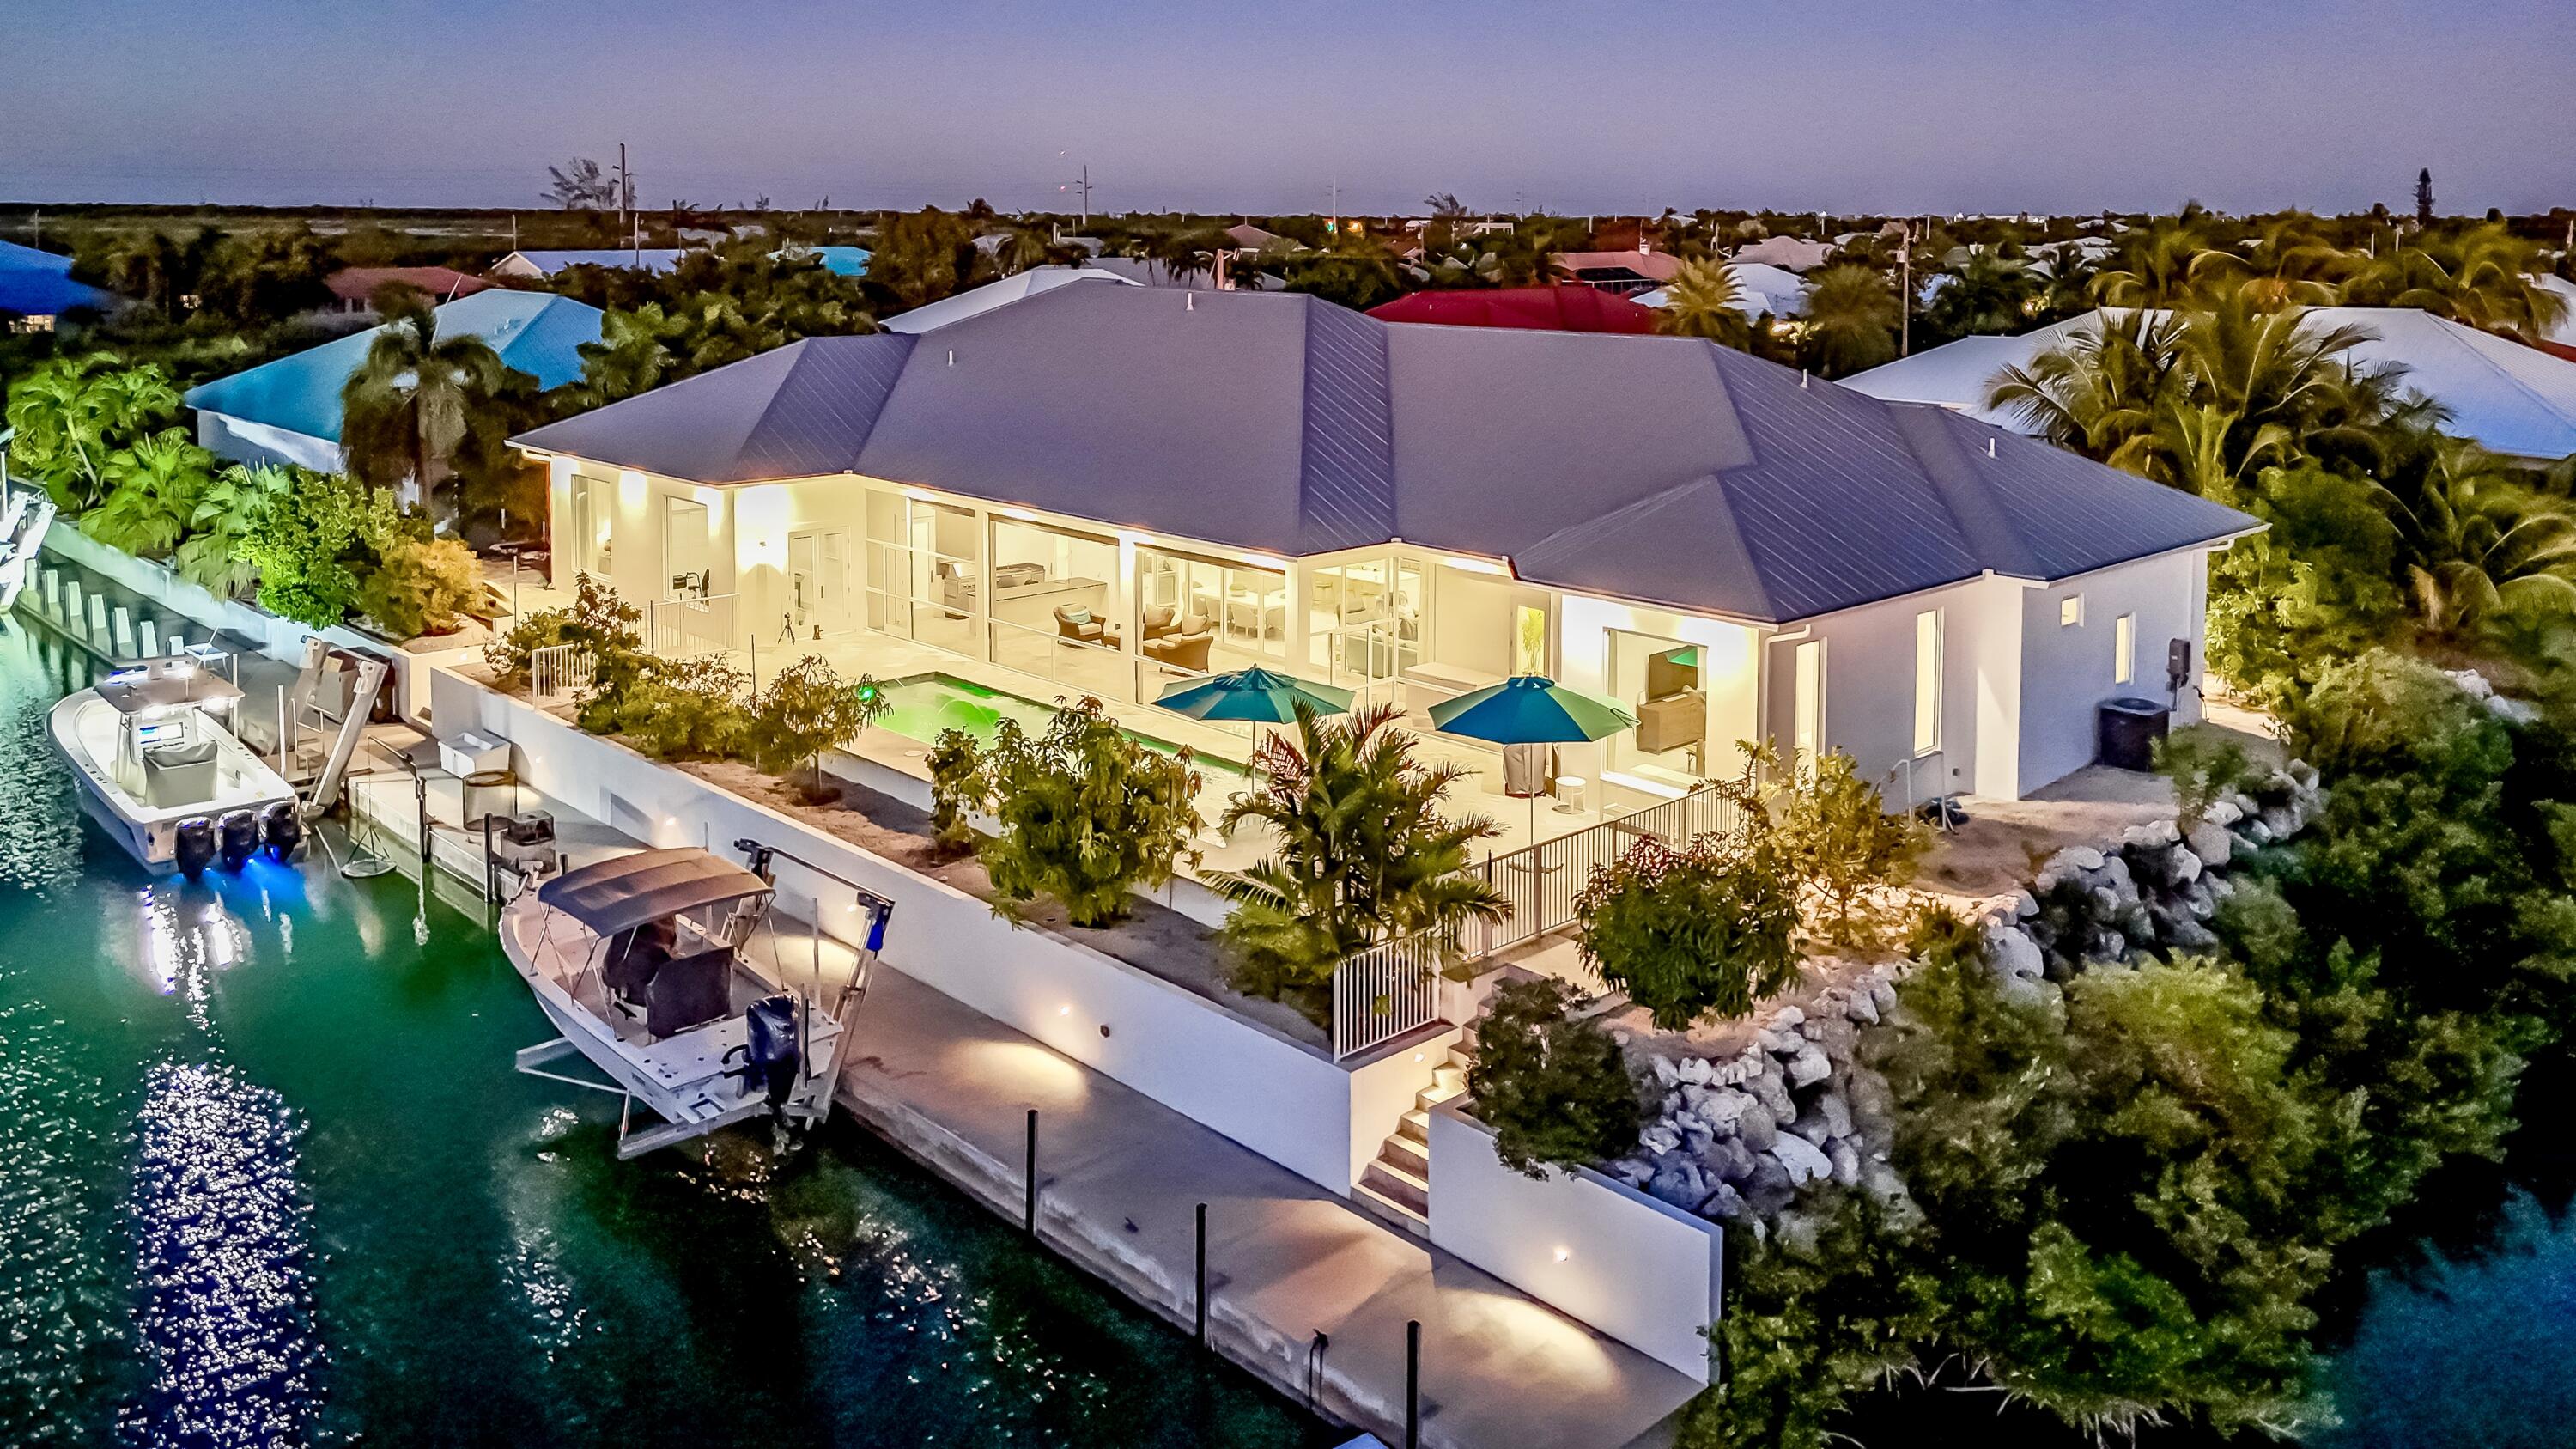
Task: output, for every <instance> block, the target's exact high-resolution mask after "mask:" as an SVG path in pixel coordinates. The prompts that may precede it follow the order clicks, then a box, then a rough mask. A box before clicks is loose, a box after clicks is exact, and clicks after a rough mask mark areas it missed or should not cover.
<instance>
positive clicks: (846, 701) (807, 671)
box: [751, 654, 887, 794]
mask: <svg viewBox="0 0 2576 1449" xmlns="http://www.w3.org/2000/svg"><path fill="white" fill-rule="evenodd" d="M886 708H887V701H886V697H885V693H884V691H883V690H881V689H879V688H878V687H877V682H876V681H875V680H874V679H871V678H869V677H868V676H866V675H864V674H862V675H860V676H859V677H858V678H857V679H855V680H849V679H843V678H842V677H841V676H840V674H839V673H838V672H837V671H835V670H834V669H833V668H832V666H831V665H830V664H827V663H825V662H824V660H823V658H822V656H820V655H816V654H808V655H806V656H805V657H804V658H802V659H800V660H798V661H796V662H795V663H794V664H791V665H789V666H787V667H786V668H785V669H782V670H780V671H779V672H778V675H777V677H776V678H774V679H772V680H770V681H769V688H767V689H765V690H763V691H761V695H760V699H759V700H758V702H757V703H756V704H755V705H754V706H753V708H752V717H751V749H752V758H753V759H754V760H755V761H756V762H757V763H758V764H759V765H760V767H761V768H762V769H764V770H767V771H769V772H770V773H771V774H774V775H785V774H787V773H789V772H790V771H792V770H794V769H795V768H796V766H797V765H798V764H799V763H810V765H811V766H812V771H813V777H812V781H811V783H810V784H809V786H808V787H807V788H808V789H809V790H811V791H812V792H815V793H817V794H819V793H820V792H821V791H822V788H823V752H824V751H825V750H832V749H838V748H840V747H841V746H842V745H845V744H848V743H849V742H850V741H851V740H853V739H855V738H857V736H858V733H859V731H861V730H863V729H866V728H867V727H868V726H869V725H870V724H872V723H874V722H875V721H876V719H877V717H878V716H880V715H882V714H884V713H885V712H886Z"/></svg>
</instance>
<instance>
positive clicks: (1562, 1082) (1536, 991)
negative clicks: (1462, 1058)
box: [1467, 976, 1646, 1178]
mask: <svg viewBox="0 0 2576 1449" xmlns="http://www.w3.org/2000/svg"><path fill="white" fill-rule="evenodd" d="M1576 1000H1577V997H1576V995H1575V991H1574V988H1573V987H1571V986H1568V985H1566V984H1565V983H1564V982H1562V981H1559V980H1557V979H1556V978H1555V977H1552V976H1541V977H1537V978H1535V979H1532V980H1525V981H1506V982H1504V983H1503V984H1502V985H1500V986H1498V987H1496V988H1494V998H1493V1000H1492V1002H1491V1003H1490V1004H1488V1005H1487V1006H1486V1008H1485V1014H1484V1016H1483V1017H1481V1018H1479V1019H1478V1021H1477V1023H1476V1059H1475V1061H1474V1062H1473V1063H1471V1064H1470V1065H1469V1066H1468V1068H1467V1091H1468V1093H1469V1095H1471V1096H1472V1097H1474V1098H1475V1108H1474V1110H1475V1114H1476V1120H1478V1121H1480V1122H1482V1123H1484V1124H1485V1125H1486V1126H1488V1127H1491V1128H1493V1129H1494V1155H1495V1156H1496V1157H1498V1158H1500V1159H1501V1160H1502V1163H1503V1165H1504V1166H1505V1167H1508V1168H1510V1169H1512V1170H1513V1171H1514V1172H1519V1173H1525V1174H1527V1175H1528V1176H1531V1177H1539V1178H1543V1177H1545V1176H1547V1169H1548V1167H1549V1166H1550V1165H1555V1166H1559V1167H1589V1166H1591V1165H1593V1164H1594V1163H1597V1162H1606V1161H1608V1160H1609V1159H1611V1158H1613V1157H1617V1156H1619V1155H1620V1154H1621V1153H1624V1152H1627V1151H1629V1150H1630V1149H1632V1148H1634V1147H1635V1146H1636V1145H1637V1133H1638V1132H1639V1131H1640V1130H1641V1129H1642V1128H1643V1127H1644V1125H1645V1121H1646V1106H1645V1102H1644V1099H1643V1098H1642V1097H1641V1096H1640V1095H1639V1092H1638V1088H1637V1082H1636V1079H1635V1078H1634V1077H1632V1076H1631V1075H1630V1074H1629V1072H1628V1063H1627V1060H1626V1058H1624V1057H1623V1056H1621V1055H1620V1052H1619V1044H1618V1043H1617V1042H1615V1041H1613V1040H1611V1039H1610V1033H1609V1032H1607V1031H1604V1030H1602V1028H1601V1027H1600V1025H1599V1024H1598V1023H1595V1022H1590V1021H1576V1020H1574V1019H1573V1018H1572V1017H1570V1016H1568V1015H1567V1012H1568V1011H1569V1010H1570V1009H1571V1008H1572V1007H1573V1006H1574V1004H1575V1002H1576Z"/></svg>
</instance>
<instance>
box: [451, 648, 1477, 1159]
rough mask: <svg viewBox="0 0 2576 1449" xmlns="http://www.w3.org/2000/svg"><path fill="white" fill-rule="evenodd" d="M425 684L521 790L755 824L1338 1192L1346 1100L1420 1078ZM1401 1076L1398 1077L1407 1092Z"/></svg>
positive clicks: (972, 984) (755, 830)
mask: <svg viewBox="0 0 2576 1449" xmlns="http://www.w3.org/2000/svg"><path fill="white" fill-rule="evenodd" d="M434 688H435V690H436V696H437V708H436V713H437V721H438V728H439V731H440V732H441V733H442V734H448V735H452V734H454V733H456V732H457V731H459V730H462V729H468V728H472V729H479V730H481V731H483V732H484V733H487V734H491V735H496V736H498V737H500V738H503V739H506V740H509V741H510V742H511V743H512V744H513V745H514V746H515V749H514V750H513V754H514V755H515V757H516V763H517V767H518V770H519V772H520V778H521V779H522V780H523V781H525V782H526V783H527V784H528V785H529V786H531V787H533V788H534V789H536V790H538V791H540V792H542V793H544V794H546V795H549V796H551V797H553V798H555V799H558V800H561V801H563V802H564V803H565V804H567V805H569V806H571V807H572V808H573V809H575V810H579V811H581V812H583V813H584V814H587V815H590V816H592V817H594V818H596V819H598V820H601V821H604V822H606V823H607V824H609V825H611V826H614V827H615V828H617V829H619V830H621V831H624V832H626V833H627V834H629V835H633V836H636V837H637V838H639V839H642V840H645V841H648V842H651V843H653V844H657V845H695V846H701V847H703V848H707V849H711V850H714V851H716V852H718V853H719V854H723V853H727V852H730V850H731V849H732V845H733V842H734V841H735V840H736V839H739V838H743V837H751V838H756V839H758V840H760V841H762V842H763V843H766V844H770V845H775V846H778V847H780V848H782V849H785V850H789V851H792V852H794V853H796V854H798V855H802V856H805V857H807V858H809V859H811V860H813V861H815V862H817V863H818V864H820V865H822V866H823V867H825V868H826V869H828V870H831V871H833V872H834V873H836V874H839V875H842V876H846V877H847V878H849V879H851V880H853V881H857V882H859V883H861V884H863V885H865V886H866V887H867V888H868V889H870V890H873V891H877V892H879V893H880V894H883V895H884V896H886V897H888V898H889V899H891V900H893V901H894V902H895V915H894V921H893V924H892V927H891V929H890V930H889V932H888V934H887V937H886V945H885V951H884V957H885V960H886V961H887V962H888V963H889V964H891V965H893V966H894V967H895V968H896V969H898V970H900V971H902V972H903V973H904V974H905V975H907V976H910V977H912V978H914V979H915V980H918V981H921V982H923V983H924V984H926V985H928V986H931V987H933V988H934V989H936V990H939V991H942V992H945V993H946V994H948V995H949V996H952V997H954V998H956V999H957V1000H959V1001H961V1002H964V1003H965V1004H966V1005H968V1006H970V1007H973V1008H974V1009H975V1010H977V1011H980V1012H982V1013H984V1014H985V1015H987V1016H990V1017H992V1018H994V1019H995V1020H997V1021H1000V1022H1002V1023H1003V1024H1005V1025H1007V1026H1010V1027H1012V1028H1013V1029H1015V1030H1017V1031H1019V1032H1021V1033H1023V1034H1025V1035H1027V1036H1030V1037H1033V1038H1035V1039H1036V1040H1038V1041H1039V1042H1041V1043H1043V1044H1045V1045H1046V1046H1048V1047H1051V1048H1053V1049H1054V1050H1055V1051H1057V1052H1060V1053H1062V1054H1063V1055H1064V1056H1066V1057H1069V1058H1071V1059H1073V1060H1074V1061H1077V1062H1080V1063H1082V1064H1083V1065H1085V1066H1088V1067H1091V1068H1093V1069H1095V1070H1097V1071H1099V1072H1101V1073H1103V1074H1105V1075H1107V1076H1109V1077H1111V1078H1114V1079H1115V1080H1117V1081H1120V1082H1123V1083H1125V1084H1126V1085H1128V1086H1130V1087H1133V1088H1135V1089H1136V1090H1137V1091H1140V1092H1142V1093H1144V1094H1145V1095H1146V1096H1148V1097H1151V1098H1153V1099H1154V1100H1155V1101H1158V1102H1160V1103H1162V1104H1163V1105H1165V1106H1167V1107H1170V1108H1172V1109H1173V1110H1175V1111H1177V1112H1180V1113H1182V1114H1184V1115H1186V1116H1188V1117H1190V1118H1192V1119H1193V1120H1195V1121H1197V1122H1200V1123H1202V1124H1204V1125H1205V1126H1207V1127H1209V1128H1211V1129H1213V1130H1215V1131H1217V1132H1219V1133H1222V1134H1224V1135H1225V1136H1227V1137H1229V1138H1232V1139H1233V1140H1234V1141H1236V1142H1239V1143H1241V1144H1243V1145H1244V1146H1245V1147H1248V1148H1251V1149H1252V1150H1253V1151H1255V1152H1258V1153H1260V1154H1261V1155H1262V1156H1264V1157H1267V1158H1269V1159H1270V1160H1271V1161H1273V1162H1276V1163H1278V1164H1280V1165H1281V1166H1283V1167H1286V1168H1288V1169H1289V1170H1290V1171H1292V1172H1295V1173H1297V1174H1298V1175H1299V1176H1301V1177H1304V1178H1306V1179H1307V1180H1309V1181H1311V1182H1313V1183H1315V1184H1316V1185H1318V1186H1320V1187H1323V1188H1325V1189H1327V1190H1328V1191H1331V1192H1334V1193H1337V1194H1342V1195H1348V1194H1349V1192H1350V1190H1351V1184H1352V1182H1353V1180H1354V1179H1355V1177H1356V1173H1355V1171H1354V1165H1355V1163H1358V1162H1363V1161H1365V1158H1366V1155H1367V1154H1362V1153H1361V1152H1360V1150H1359V1144H1358V1142H1357V1141H1356V1140H1355V1132H1356V1131H1358V1130H1361V1129H1359V1128H1358V1127H1357V1125H1356V1114H1362V1113H1364V1114H1365V1115H1367V1116H1368V1117H1369V1118H1370V1119H1371V1120H1372V1121H1374V1119H1375V1118H1376V1117H1377V1116H1378V1115H1379V1110H1378V1109H1379V1106H1380V1105H1381V1101H1382V1099H1385V1098H1387V1097H1388V1096H1389V1095H1390V1094H1391V1093H1392V1092H1393V1091H1394V1086H1393V1085H1392V1084H1391V1083H1390V1082H1382V1081H1380V1080H1379V1078H1380V1077H1381V1076H1392V1075H1399V1074H1403V1073H1408V1072H1419V1073H1421V1074H1422V1075H1421V1081H1420V1082H1417V1083H1416V1084H1415V1085H1420V1084H1421V1082H1427V1081H1428V1079H1429V1077H1428V1068H1427V1067H1419V1066H1416V1065H1414V1064H1413V1063H1412V1061H1411V1056H1410V1052H1409V1051H1408V1052H1406V1053H1404V1054H1401V1055H1395V1056H1386V1057H1380V1058H1376V1059H1373V1060H1372V1061H1371V1062H1370V1063H1369V1065H1368V1066H1367V1067H1366V1068H1364V1069H1363V1073H1364V1074H1355V1073H1353V1072H1348V1071H1344V1070H1343V1069H1342V1068H1341V1067H1339V1066H1336V1065H1335V1064H1334V1063H1333V1062H1332V1061H1331V1060H1330V1059H1329V1057H1328V1056H1326V1055H1325V1054H1323V1053H1321V1052H1320V1051H1318V1050H1317V1049H1315V1048H1311V1047H1308V1046H1306V1045H1303V1044H1301V1043H1298V1042H1295V1041H1292V1040H1290V1039H1288V1038H1287V1037H1285V1036H1281V1035H1278V1034H1277V1033H1274V1032H1272V1031H1271V1030H1269V1029H1268V1028H1266V1027H1263V1026H1260V1025H1258V1024H1256V1023H1253V1022H1250V1021H1247V1020H1245V1019H1244V1018H1242V1017H1239V1016H1236V1015H1234V1014H1233V1013H1231V1012H1228V1011H1226V1010H1225V1009H1224V1008H1222V1007H1220V1006H1218V1005H1217V1004H1216V1003H1214V1002H1212V1001H1209V1000H1207V999H1206V998H1204V997H1201V996H1198V995H1196V994H1194V993H1192V992H1190V991H1188V990H1185V989H1184V988H1182V987H1179V986H1175V985H1173V984H1171V983H1170V982H1167V981H1164V980H1162V979H1160V978H1158V977H1155V976H1153V975H1150V974H1148V973H1146V972H1144V971H1141V970H1138V969H1137V968H1135V967H1133V966H1130V965H1128V964H1126V963H1125V962H1123V961H1118V960H1115V959H1113V958H1111V957H1109V956H1106V955H1103V954H1101V953H1100V952H1098V951H1095V950H1093V949H1091V948H1090V947H1088V946H1085V945H1082V944H1081V943H1079V942H1076V941H1072V940H1068V939H1066V938H1064V937H1061V936H1057V935H1054V934H1052V933H1050V932H1047V931H1044V930H1037V929H1029V930H1021V929H1014V928H1013V927H1012V926H1010V925H1009V924H1008V923H1006V922H1004V921H1002V920H1000V919H998V918H997V917H995V916H994V915H993V913H992V909H991V907H989V906H987V905H986V904H985V903H984V902H983V901H981V900H978V899H976V898H975V897H973V896H970V895H967V894H965V893H963V892H961V891H957V890H954V889H952V888H950V887H948V886H946V885H944V884H942V883H940V882H938V881H936V880H933V879H931V878H929V877H927V876H922V875H916V874H914V873H913V872H911V871H908V870H905V869H903V868H902V867H900V866H897V865H895V864H893V863H892V862H889V861H886V860H884V859H882V858H880V857H878V856H875V855H872V854H870V853H868V852H867V851H865V850H862V849H860V848H859V847H857V846H855V845H852V844H850V843H849V842H847V841H844V840H841V839H840V838H838V837H836V836H831V835H826V834H824V833H822V832H820V831H817V830H813V829H811V828H809V827H807V826H805V825H803V824H802V823H800V822H798V821H796V820H793V819H791V818H789V817H788V816H785V815H782V814H779V813H778V812H776V811H773V810H770V809H767V808H766V807H763V806H760V805H756V804H753V803H752V802H750V801H747V800H744V799H742V798H741V797H739V796H736V795H733V794H731V793H729V792H726V791H724V790H721V789H718V788H717V787H715V786H714V785H711V784H708V783H707V782H705V781H703V780H700V779H698V778H697V777H696V776H694V775H690V774H687V773H685V772H683V771H680V770H675V769H670V768H667V767H664V766H662V765H658V764H655V763H654V762H653V761H651V760H648V759H646V758H644V757H643V756H641V755H639V754H636V753H635V752H634V751H632V750H629V749H627V748H626V747H625V746H623V745H619V744H616V743H614V742H612V741H609V740H605V739H600V738H598V737H595V736H591V735H586V734H583V733H582V732H581V731H579V730H578V729H575V728H574V727H573V726H572V725H570V724H569V723H567V722H565V721H563V720H560V719H556V718H554V717H553V716H551V715H547V714H544V713H542V712H540V711H538V710H536V709H534V708H532V707H530V706H529V705H528V704H526V703H525V702H524V701H521V700H517V699H513V698H511V697H509V696H506V695H502V694H498V693H495V692H493V691H492V690H489V689H486V688H484V687H483V686H481V685H479V684H477V683H475V682H474V681H472V680H470V679H466V678H464V677H462V676H460V675H458V674H455V673H454V672H452V671H449V670H444V669H442V670H439V671H437V672H436V675H435V682H434ZM781 887H782V889H783V890H785V891H787V892H789V893H791V894H803V893H805V892H807V891H814V890H817V889H818V888H817V886H816V884H815V883H813V882H811V881H807V882H805V883H803V884H799V883H798V882H797V881H796V880H795V879H794V878H793V877H792V873H791V872H790V871H789V870H788V869H786V868H782V878H781ZM829 889H830V887H828V886H823V887H820V890H821V892H823V893H826V894H827V893H828V891H829ZM826 914H827V915H828V907H827V911H826ZM1104 1027H1106V1028H1107V1030H1106V1031H1105V1032H1104V1031H1103V1030H1102V1028H1104ZM1435 1055H1436V1053H1435ZM1411 1090H1412V1089H1411V1088H1410V1087H1407V1088H1404V1089H1403V1095H1404V1096H1405V1097H1406V1098H1408V1099H1409V1097H1410V1094H1411ZM1401 1110H1402V1109H1401V1108H1399V1109H1397V1112H1398V1113H1400V1112H1401ZM1395 1125H1396V1124H1395V1120H1394V1116H1393V1115H1389V1116H1388V1117H1387V1120H1386V1121H1385V1122H1383V1123H1382V1124H1376V1125H1374V1126H1373V1127H1371V1128H1369V1129H1366V1130H1369V1131H1372V1132H1373V1133H1374V1134H1375V1135H1373V1136H1370V1137H1368V1138H1367V1144H1368V1153H1369V1154H1374V1152H1375V1151H1376V1144H1377V1141H1378V1140H1379V1139H1380V1138H1383V1137H1384V1135H1385V1134H1386V1133H1388V1132H1391V1131H1393V1130H1394V1129H1395Z"/></svg>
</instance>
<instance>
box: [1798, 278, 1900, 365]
mask: <svg viewBox="0 0 2576 1449" xmlns="http://www.w3.org/2000/svg"><path fill="white" fill-rule="evenodd" d="M1903 320H1904V316H1903V314H1902V313H1901V312H1900V311H1899V310H1898V306H1897V300H1896V289H1895V288H1894V287H1892V286H1890V285H1888V280H1887V276H1886V274H1885V273H1882V272H1879V271H1876V270H1874V269H1872V268H1869V267H1865V266H1861V265H1858V264H1857V263H1844V264H1842V265H1838V266H1831V267H1827V268H1825V269H1824V270H1822V271H1820V272H1818V273H1816V274H1815V275H1814V276H1813V277H1810V278H1808V279H1807V317H1806V324H1807V325H1806V331H1805V334H1804V337H1803V340H1802V342H1801V350H1802V351H1803V352H1804V353H1805V355H1806V356H1807V358H1808V361H1809V365H1810V366H1812V367H1814V368H1815V369H1816V371H1818V372H1821V373H1823V374H1824V375H1825V376H1827V377H1844V376H1847V375H1849V374H1851V373H1855V372H1859V371H1861V370H1862V369H1864V368H1871V367H1876V366H1878V365H1879V364H1880V363H1882V362H1887V361H1890V360H1892V359H1893V358H1894V357H1895V356H1896V329H1897V326H1898V324H1899V323H1900V322H1902V321H1903Z"/></svg>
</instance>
